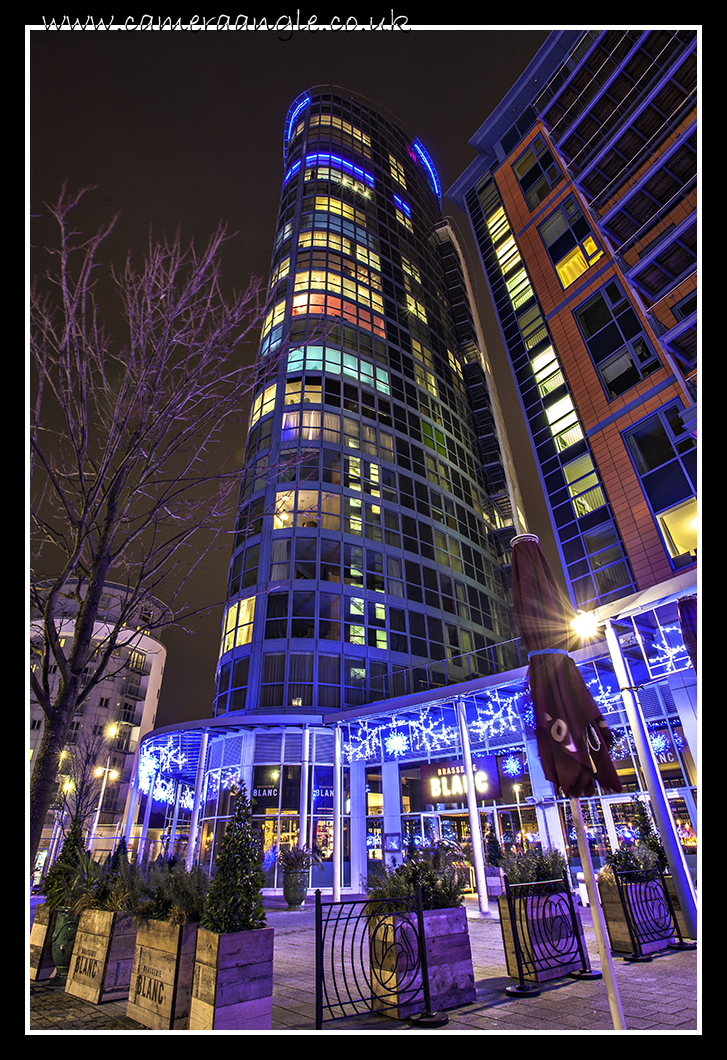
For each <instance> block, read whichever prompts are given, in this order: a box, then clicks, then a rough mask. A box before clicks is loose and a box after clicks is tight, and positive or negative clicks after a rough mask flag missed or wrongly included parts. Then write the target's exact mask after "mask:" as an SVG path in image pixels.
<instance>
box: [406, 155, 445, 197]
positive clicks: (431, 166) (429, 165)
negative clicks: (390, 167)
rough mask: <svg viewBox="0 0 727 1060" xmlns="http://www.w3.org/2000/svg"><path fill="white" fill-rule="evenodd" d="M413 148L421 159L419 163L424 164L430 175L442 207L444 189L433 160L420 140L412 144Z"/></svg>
mask: <svg viewBox="0 0 727 1060" xmlns="http://www.w3.org/2000/svg"><path fill="white" fill-rule="evenodd" d="M412 148H413V150H414V151H415V152H416V155H417V158H418V159H419V161H420V162H421V163H422V165H423V166H424V168H425V169H426V171H427V173H428V174H429V181H430V183H431V185H432V188H433V190H434V194H435V195H436V196H437V198H438V199H439V205H440V206H441V205H442V189H441V187H440V184H439V177H438V176H437V171H436V169H435V168H434V163H433V162H432V160H431V158H430V157H429V155H428V154H427V152H426V151H425V150H424V148H423V147H422V145H421V143H420V142H419V140H415V141H414V143H413V144H412Z"/></svg>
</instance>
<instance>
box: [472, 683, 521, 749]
mask: <svg viewBox="0 0 727 1060" xmlns="http://www.w3.org/2000/svg"><path fill="white" fill-rule="evenodd" d="M475 707H476V710H477V717H476V719H475V720H474V721H473V722H472V723H471V724H470V725H469V730H470V733H471V734H472V738H473V739H475V740H477V739H479V740H490V739H492V738H493V737H498V736H506V735H508V734H510V733H511V734H512V735H514V736H520V735H521V734H522V731H523V713H524V712H527V709H528V707H532V703H531V701H530V696H529V695H528V694H527V692H525V691H523V690H520V689H512V688H502V689H501V688H497V689H495V690H494V691H492V692H488V693H487V695H486V696H485V697H479V696H478V697H477V699H476V700H475Z"/></svg>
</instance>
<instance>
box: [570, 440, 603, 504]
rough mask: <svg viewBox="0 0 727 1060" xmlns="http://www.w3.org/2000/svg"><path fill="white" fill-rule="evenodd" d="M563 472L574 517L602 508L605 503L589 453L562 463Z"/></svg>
mask: <svg viewBox="0 0 727 1060" xmlns="http://www.w3.org/2000/svg"><path fill="white" fill-rule="evenodd" d="M563 474H564V475H565V479H566V482H567V483H568V492H569V493H570V496H571V499H572V501H573V511H574V512H575V514H576V518H577V519H580V518H581V516H583V515H587V514H588V513H589V512H593V511H595V510H596V508H602V507H603V505H604V504H605V503H606V498H605V497H604V495H603V489H602V488H601V485H600V483H599V481H598V475H597V474H596V469H595V467H594V466H593V460H592V459H591V456H590V454H589V453H584V454H583V455H582V456H579V457H577V459H575V460H571V462H570V463H568V464H564V465H563Z"/></svg>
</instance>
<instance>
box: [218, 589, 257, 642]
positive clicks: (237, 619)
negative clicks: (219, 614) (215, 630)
mask: <svg viewBox="0 0 727 1060" xmlns="http://www.w3.org/2000/svg"><path fill="white" fill-rule="evenodd" d="M254 617H255V597H254V596H249V597H247V598H246V599H244V600H238V601H236V603H234V604H231V605H230V606H229V607H228V608H227V611H226V612H225V618H224V623H223V636H222V651H223V652H226V651H230V650H231V649H232V648H234V647H237V646H239V645H240V644H249V643H250V641H251V640H252V623H253V619H254Z"/></svg>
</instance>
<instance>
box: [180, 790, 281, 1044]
mask: <svg viewBox="0 0 727 1060" xmlns="http://www.w3.org/2000/svg"><path fill="white" fill-rule="evenodd" d="M264 879H265V877H264V873H263V869H262V851H261V844H260V842H259V837H258V836H257V835H256V834H255V832H254V829H253V821H252V811H251V807H250V803H249V801H248V799H247V794H246V791H245V789H244V787H243V788H240V789H239V790H238V791H237V793H236V795H235V809H234V813H233V816H232V819H231V820H230V822H229V823H228V825H227V828H226V829H225V834H224V836H223V839H222V843H221V845H220V851H219V854H218V857H217V862H216V870H215V874H214V876H213V878H212V881H211V883H210V886H209V889H208V891H207V894H206V897H205V902H204V908H203V912H202V922H201V924H200V927H199V931H198V932H197V949H196V955H195V962H194V978H193V985H192V999H191V1007H190V1017H189V1028H190V1030H200V1031H206V1030H227V1031H246V1030H249V1031H251V1030H270V1029H271V1027H272V1006H273V1000H272V998H273V928H269V927H267V926H266V917H265V910H264V908H263V902H262V886H263V883H264Z"/></svg>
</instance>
